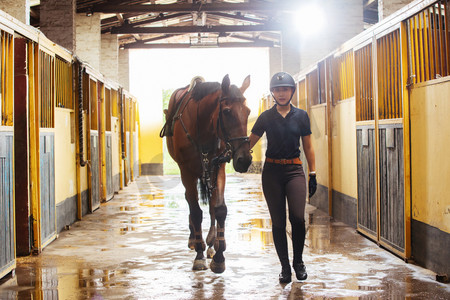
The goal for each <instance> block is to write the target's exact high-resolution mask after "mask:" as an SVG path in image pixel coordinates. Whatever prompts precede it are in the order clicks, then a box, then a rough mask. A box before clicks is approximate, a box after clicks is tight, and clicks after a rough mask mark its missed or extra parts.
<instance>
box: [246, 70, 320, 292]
mask: <svg viewBox="0 0 450 300" xmlns="http://www.w3.org/2000/svg"><path fill="white" fill-rule="evenodd" d="M295 86H296V85H295V81H294V79H293V78H292V76H291V75H289V74H288V73H285V72H279V73H276V74H275V75H274V76H273V77H272V79H271V81H270V91H271V93H272V96H273V98H274V100H275V102H276V104H275V105H274V106H273V107H272V108H271V109H269V110H267V111H265V112H263V113H262V114H261V115H260V116H259V117H258V119H257V120H256V123H255V125H254V126H253V128H252V133H251V134H250V148H252V147H253V146H254V145H255V144H256V142H258V140H259V139H260V138H261V136H262V135H263V134H264V132H265V133H266V135H267V141H268V143H267V150H266V161H265V163H264V167H263V171H262V187H263V192H264V196H265V198H266V201H267V206H268V207H269V212H270V218H271V220H272V234H273V240H274V243H275V249H276V251H277V254H278V258H279V259H280V262H281V273H280V275H279V280H280V283H288V282H291V277H292V272H291V267H290V265H289V255H288V245H287V237H286V199H287V203H288V207H289V221H290V222H291V225H292V244H293V248H294V260H293V268H294V271H295V274H296V277H297V279H298V280H305V279H306V278H307V276H308V275H307V273H306V268H305V265H304V263H303V257H302V256H303V247H304V244H305V235H306V229H305V205H306V178H305V173H304V172H303V167H302V162H301V161H300V158H299V157H300V138H301V139H302V144H303V150H304V151H305V155H306V160H307V161H308V167H309V196H310V197H311V196H312V195H313V194H314V193H315V191H316V187H317V182H316V172H315V155H314V149H313V146H312V144H311V128H310V123H309V117H308V114H307V113H306V112H305V111H304V110H302V109H299V108H296V107H294V106H293V105H292V104H291V99H292V96H293V95H294V92H295Z"/></svg>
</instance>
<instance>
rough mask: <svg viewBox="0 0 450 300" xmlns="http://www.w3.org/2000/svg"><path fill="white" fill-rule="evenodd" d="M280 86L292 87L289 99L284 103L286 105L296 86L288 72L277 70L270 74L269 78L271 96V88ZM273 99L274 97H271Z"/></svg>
mask: <svg viewBox="0 0 450 300" xmlns="http://www.w3.org/2000/svg"><path fill="white" fill-rule="evenodd" d="M282 86H286V87H291V88H292V94H291V98H290V99H289V102H288V103H287V104H286V105H289V104H290V101H291V99H292V96H294V93H295V88H296V86H295V81H294V78H292V76H291V75H290V74H289V73H286V72H278V73H275V74H274V75H273V76H272V79H271V80H270V92H271V93H272V97H273V89H274V88H276V87H282ZM273 99H275V97H273ZM275 102H277V99H275ZM277 104H278V105H280V104H279V103H278V102H277Z"/></svg>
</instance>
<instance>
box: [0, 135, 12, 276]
mask: <svg viewBox="0 0 450 300" xmlns="http://www.w3.org/2000/svg"><path fill="white" fill-rule="evenodd" d="M12 145H13V133H12V132H0V278H1V277H2V276H3V275H4V273H7V272H8V271H9V269H10V268H11V267H12V266H13V265H14V263H15V251H14V247H15V243H14V203H13V201H14V197H13V195H14V194H13V159H12V157H13V155H12V152H13V146H12Z"/></svg>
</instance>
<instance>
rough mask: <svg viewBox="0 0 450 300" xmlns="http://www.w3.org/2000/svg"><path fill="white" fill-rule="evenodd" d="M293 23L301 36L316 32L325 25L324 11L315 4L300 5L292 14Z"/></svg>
mask: <svg viewBox="0 0 450 300" xmlns="http://www.w3.org/2000/svg"><path fill="white" fill-rule="evenodd" d="M294 24H295V27H296V29H297V30H298V31H299V32H300V34H301V35H302V36H311V35H315V34H318V33H320V32H321V31H322V29H323V28H324V26H325V14H324V11H323V10H322V9H321V8H320V7H319V6H318V5H317V4H308V5H305V6H302V7H300V8H299V9H298V10H297V11H296V13H295V14H294Z"/></svg>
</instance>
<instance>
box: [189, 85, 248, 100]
mask: <svg viewBox="0 0 450 300" xmlns="http://www.w3.org/2000/svg"><path fill="white" fill-rule="evenodd" d="M220 89H221V85H220V83H218V82H200V83H197V84H196V85H195V87H194V89H193V90H192V98H193V99H194V100H195V101H200V100H201V99H203V98H204V97H206V96H207V95H209V94H212V93H215V92H217V91H218V90H220ZM228 98H230V99H235V100H236V101H242V100H243V99H244V98H243V97H242V94H241V91H240V90H239V88H238V87H237V86H235V85H231V86H230V90H229V97H228Z"/></svg>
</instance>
